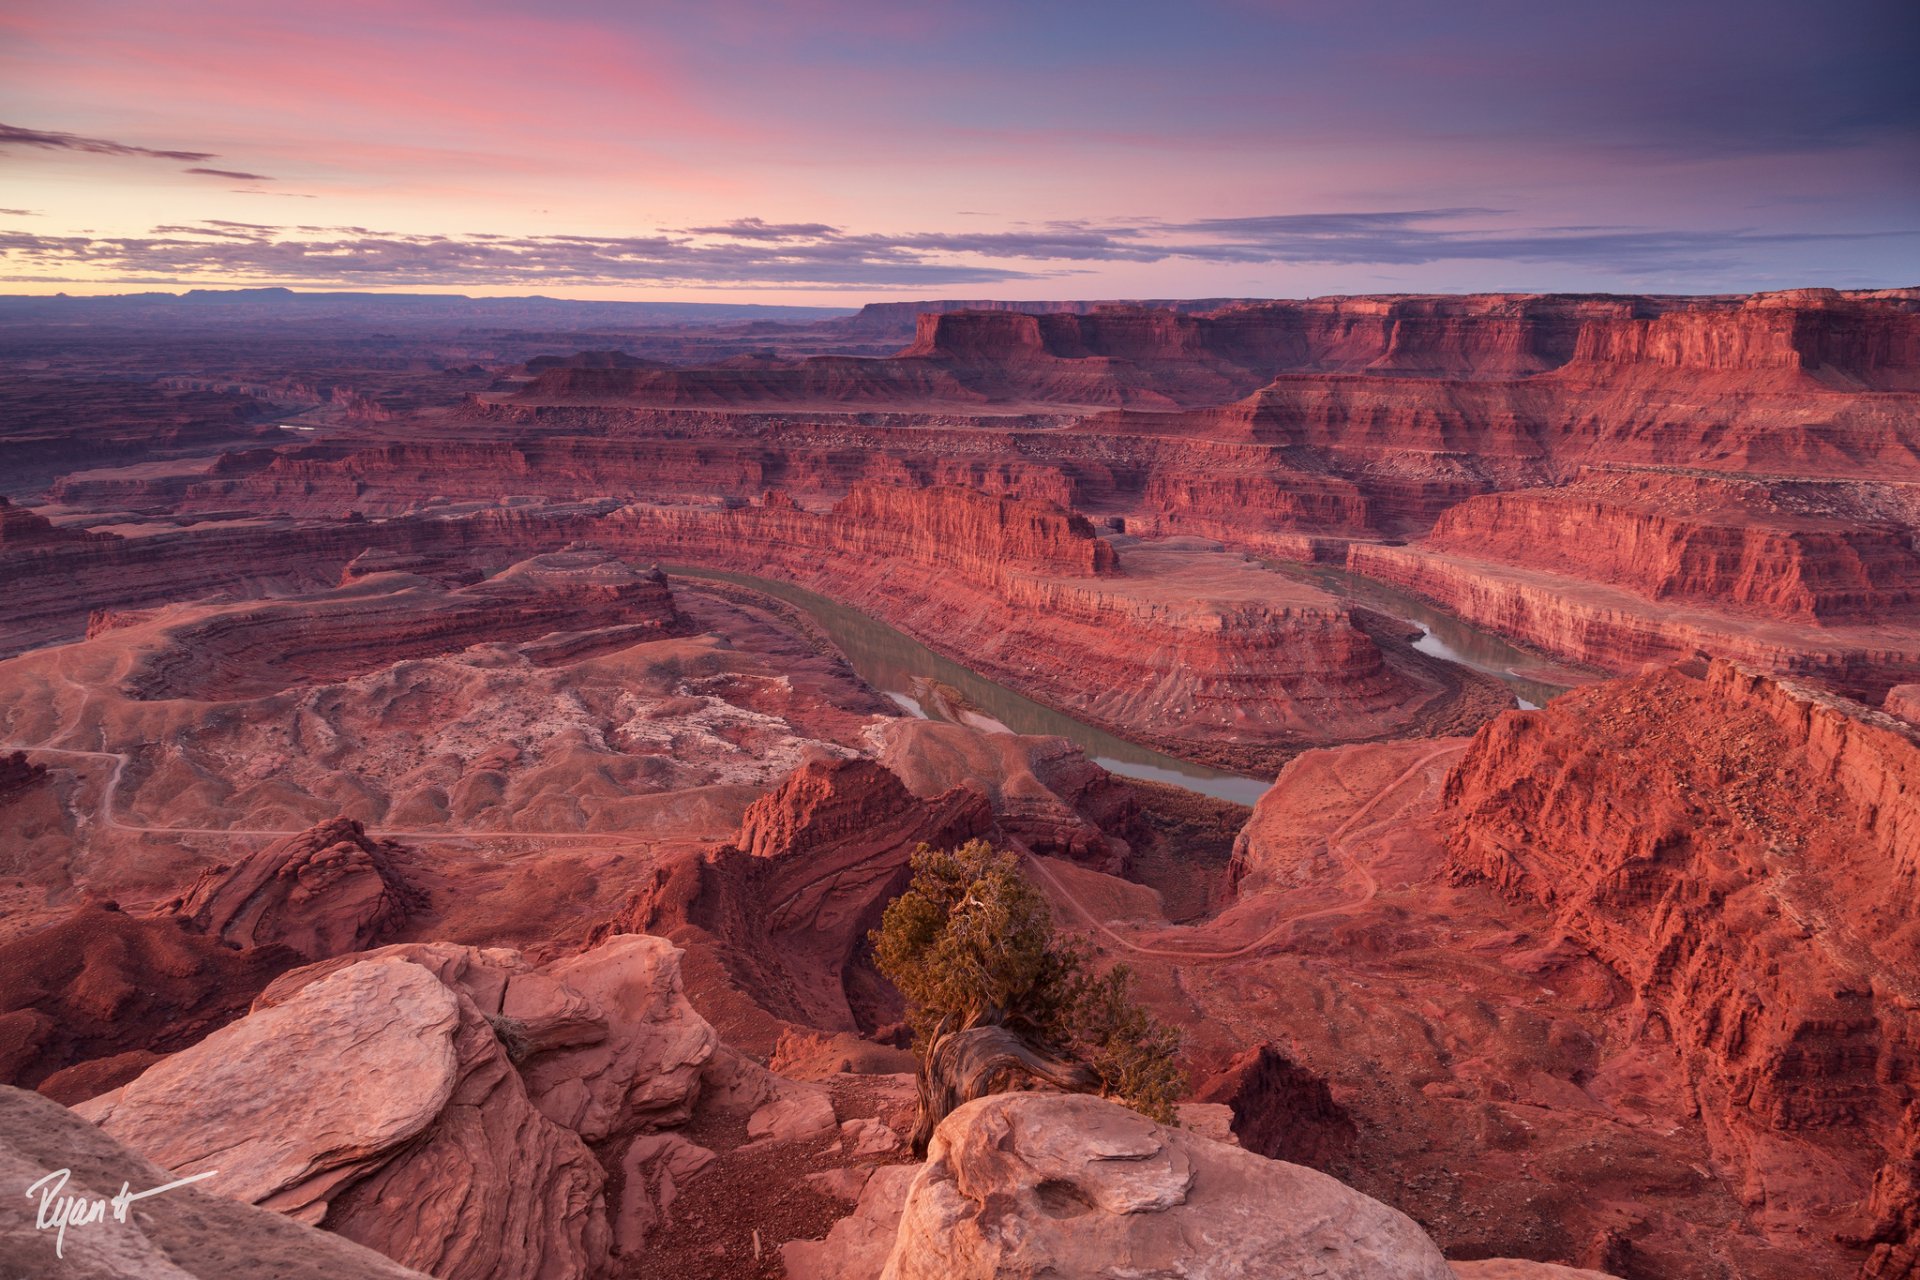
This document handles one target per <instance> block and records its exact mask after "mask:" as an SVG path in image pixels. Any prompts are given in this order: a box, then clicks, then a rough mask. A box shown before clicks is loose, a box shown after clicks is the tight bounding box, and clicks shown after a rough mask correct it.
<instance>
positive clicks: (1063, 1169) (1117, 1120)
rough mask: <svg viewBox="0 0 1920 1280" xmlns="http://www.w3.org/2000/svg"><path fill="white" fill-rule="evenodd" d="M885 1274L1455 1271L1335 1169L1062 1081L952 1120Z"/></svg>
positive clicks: (1433, 1279) (1416, 1278)
mask: <svg viewBox="0 0 1920 1280" xmlns="http://www.w3.org/2000/svg"><path fill="white" fill-rule="evenodd" d="M882 1275H883V1278H884V1280H936V1278H937V1280H968V1278H972V1277H979V1278H981V1280H985V1278H987V1277H1014V1276H1037V1275H1061V1276H1127V1277H1130V1278H1132V1280H1150V1278H1153V1277H1166V1278H1168V1280H1172V1278H1174V1277H1179V1278H1180V1280H1227V1278H1228V1277H1244V1276H1251V1275H1271V1276H1290V1275H1301V1276H1309V1275H1310V1276H1316V1277H1322V1278H1324V1280H1342V1278H1344V1277H1351V1278H1352V1280H1362V1278H1363V1277H1364V1278H1366V1280H1377V1278H1378V1277H1383V1276H1393V1277H1396V1278H1399V1280H1453V1277H1454V1273H1453V1271H1452V1270H1451V1269H1450V1268H1449V1267H1448V1265H1447V1261H1446V1259H1445V1258H1444V1257H1442V1256H1441V1253H1440V1250H1439V1249H1438V1248H1436V1247H1435V1246H1434V1244H1433V1242H1432V1241H1431V1240H1430V1239H1428V1238H1427V1235H1426V1233H1425V1232H1424V1231H1422V1230H1421V1229H1420V1228H1419V1226H1418V1225H1416V1224H1415V1223H1414V1221H1413V1220H1412V1219H1411V1218H1409V1217H1407V1216H1406V1215H1405V1214H1402V1213H1400V1212H1398V1211H1397V1210H1394V1209H1390V1208H1388V1207H1387V1206H1386V1205H1384V1204H1381V1203H1380V1202H1379V1201H1377V1200H1372V1199H1369V1198H1368V1197H1366V1196H1363V1195H1361V1194H1360V1193H1359V1192H1357V1191H1355V1190H1353V1189H1352V1188H1350V1187H1347V1186H1344V1185H1342V1184H1341V1183H1339V1182H1336V1181H1335V1180H1334V1179H1332V1178H1329V1177H1327V1176H1326V1175H1325V1174H1321V1173H1316V1172H1314V1171H1313V1170H1311V1169H1305V1168H1302V1167H1300V1166H1298V1165H1290V1164H1285V1163H1282V1162H1280V1161H1277V1160H1268V1159H1266V1158H1264V1157H1262V1156H1257V1155H1254V1154H1252V1153H1251V1152H1248V1151H1243V1150H1241V1149H1240V1148H1238V1147H1232V1146H1228V1145H1226V1144H1224V1143H1219V1142H1214V1141H1211V1140H1209V1139H1206V1138H1201V1137H1198V1136H1196V1135H1194V1134H1190V1133H1187V1132H1185V1131H1183V1130H1179V1129H1169V1128H1166V1127H1164V1126H1162V1125H1158V1124H1155V1123H1154V1122H1153V1121H1151V1120H1148V1119H1147V1118H1146V1117H1144V1116H1141V1115H1139V1114H1137V1113H1135V1112H1133V1111H1129V1110H1127V1109H1126V1108H1125V1107H1121V1106H1119V1105H1117V1104H1115V1103H1111V1102H1106V1101H1103V1100H1101V1099H1098V1098H1090V1097H1083V1096H1073V1095H1055V1094H999V1095H996V1096H994V1097H990V1098H983V1099H981V1100H979V1101H977V1102H973V1103H969V1104H968V1105H966V1106H964V1107H961V1108H960V1109H959V1110H957V1111H955V1112H954V1113H953V1114H952V1115H950V1116H948V1117H947V1118H946V1120H945V1121H943V1122H942V1123H941V1125H940V1127H939V1129H938V1130H937V1131H935V1133H934V1138H933V1144H932V1146H931V1147H930V1148H929V1151H928V1160H927V1163H926V1164H925V1165H924V1166H923V1167H922V1169H921V1172H920V1175H919V1176H918V1177H917V1178H916V1179H915V1180H914V1183H913V1186H912V1188H911V1189H910V1190H909V1191H908V1193H907V1198H906V1204H905V1207H904V1208H903V1210H902V1212H901V1216H900V1229H899V1234H898V1236H897V1237H896V1238H895V1241H894V1246H893V1253H892V1255H891V1256H890V1257H889V1258H888V1260H887V1265H886V1269H885V1271H884V1272H883V1273H882Z"/></svg>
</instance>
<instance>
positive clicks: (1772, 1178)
mask: <svg viewBox="0 0 1920 1280" xmlns="http://www.w3.org/2000/svg"><path fill="white" fill-rule="evenodd" d="M1446 802H1447V805H1448V806H1449V808H1450V810H1451V819H1450V821H1451V834H1450V836H1449V840H1448V844H1449V857H1450V861H1451V864H1452V868H1453V874H1454V875H1455V876H1456V877H1458V878H1461V879H1464V880H1469V881H1473V880H1484V881H1487V882H1490V883H1491V884H1493V885H1494V886H1495V887H1497V888H1498V889H1499V890H1500V892H1501V893H1502V894H1504V895H1505V896H1507V897H1508V898H1510V899H1512V900H1515V901H1519V902H1525V903H1529V904H1535V905H1538V906H1541V907H1544V908H1545V909H1547V910H1548V911H1550V912H1551V913H1552V914H1553V916H1554V918H1555V919H1556V921H1557V923H1558V925H1559V927H1560V928H1562V929H1564V930H1565V931H1566V933H1567V934H1568V936H1569V937H1571V938H1572V939H1574V940H1575V941H1577V942H1578V943H1579V944H1580V945H1582V946H1584V947H1586V948H1589V949H1590V950H1591V951H1592V953H1593V954H1594V955H1595V956H1596V957H1597V958H1598V959H1600V960H1601V961H1602V962H1604V963H1605V964H1606V965H1607V966H1608V967H1609V968H1610V969H1612V970H1613V971H1614V973H1616V974H1617V975H1618V976H1619V977H1620V979H1621V980H1622V981H1623V982H1624V983H1625V985H1626V987H1627V989H1628V990H1629V991H1631V992H1632V998H1633V1002H1634V1003H1633V1009H1634V1013H1635V1016H1636V1018H1637V1020H1638V1025H1639V1028H1640V1032H1639V1033H1640V1035H1641V1036H1642V1037H1644V1038H1646V1039H1648V1040H1650V1041H1654V1042H1661V1043H1664V1042H1667V1041H1671V1043H1672V1045H1673V1046H1674V1047H1675V1048H1676V1049H1677V1050H1678V1052H1679V1055H1680V1059H1681V1062H1682V1064H1683V1065H1684V1067H1685V1069H1686V1072H1687V1076H1688V1079H1689V1081H1690V1083H1691V1085H1692V1087H1693V1089H1694V1092H1695V1094H1696V1096H1697V1098H1698V1102H1699V1106H1700V1108H1701V1110H1702V1112H1703V1113H1704V1115H1705V1116H1706V1117H1707V1118H1708V1121H1709V1124H1708V1131H1709V1133H1710V1134H1711V1135H1713V1138H1714V1145H1715V1152H1716V1156H1717V1158H1718V1159H1719V1160H1721V1161H1723V1162H1725V1163H1726V1164H1727V1165H1728V1166H1729V1167H1730V1168H1732V1169H1733V1170H1735V1171H1736V1174H1737V1177H1738V1180H1739V1184H1740V1186H1741V1187H1742V1189H1743V1197H1744V1198H1745V1199H1746V1200H1748V1202H1749V1203H1750V1204H1751V1205H1752V1206H1753V1207H1754V1215H1755V1218H1756V1220H1757V1221H1758V1222H1759V1223H1761V1224H1762V1226H1763V1229H1768V1230H1775V1231H1781V1232H1787V1231H1791V1230H1794V1229H1801V1230H1804V1229H1806V1228H1807V1226H1808V1224H1821V1225H1820V1227H1819V1229H1821V1230H1830V1231H1833V1232H1836V1233H1838V1234H1840V1235H1842V1236H1845V1237H1848V1238H1852V1239H1855V1240H1861V1239H1865V1238H1867V1237H1869V1236H1871V1235H1876V1233H1877V1238H1879V1239H1881V1241H1882V1243H1883V1244H1885V1245H1887V1247H1888V1248H1889V1249H1891V1248H1894V1247H1901V1248H1905V1249H1906V1250H1907V1256H1909V1257H1911V1256H1912V1249H1913V1242H1912V1241H1911V1240H1906V1239H1904V1237H1903V1238H1902V1239H1900V1240H1893V1239H1892V1236H1894V1235H1898V1234H1899V1232H1896V1231H1894V1230H1893V1228H1892V1227H1891V1226H1889V1224H1895V1225H1897V1224H1898V1223H1900V1222H1902V1221H1904V1222H1905V1223H1907V1224H1908V1225H1909V1227H1910V1224H1911V1223H1912V1222H1913V1221H1914V1219H1915V1205H1914V1204H1913V1203H1910V1202H1906V1201H1902V1200H1901V1199H1900V1197H1899V1196H1898V1195H1896V1194H1895V1193H1894V1192H1893V1191H1890V1190H1885V1189H1883V1190H1882V1191H1881V1192H1880V1193H1879V1195H1878V1199H1879V1201H1880V1202H1881V1203H1878V1204H1877V1205H1876V1206H1875V1212H1876V1214H1877V1215H1878V1217H1879V1219H1880V1220H1881V1221H1880V1223H1879V1225H1878V1226H1875V1224H1874V1223H1872V1222H1870V1221H1868V1220H1867V1218H1866V1217H1865V1216H1864V1215H1862V1214H1861V1212H1860V1211H1861V1208H1862V1206H1863V1205H1864V1204H1865V1202H1866V1200H1867V1196H1868V1191H1869V1187H1870V1186H1871V1185H1872V1184H1873V1182H1874V1179H1875V1177H1876V1174H1877V1173H1879V1171H1880V1167H1881V1165H1882V1164H1883V1163H1885V1162H1892V1164H1891V1167H1895V1168H1896V1169H1897V1168H1904V1167H1905V1165H1904V1162H1905V1161H1907V1160H1908V1159H1910V1153H1909V1152H1906V1151H1904V1150H1901V1149H1899V1144H1898V1142H1897V1141H1896V1135H1897V1134H1898V1133H1899V1132H1900V1131H1901V1125H1902V1121H1903V1116H1905V1114H1906V1112H1907V1110H1908V1109H1909V1108H1910V1107H1911V1106H1912V1105H1913V1103H1914V1099H1913V1098H1912V1096H1911V1089H1910V1088H1909V1086H1908V1084H1907V1081H1908V1080H1910V1078H1911V1073H1912V1064H1913V1062H1914V1060H1915V1055H1916V1053H1920V1014H1916V1009H1920V988H1915V986H1914V982H1915V975H1916V974H1920V941H1917V940H1920V916H1916V913H1915V909H1914V893H1913V888H1914V884H1915V879H1916V877H1917V876H1920V738H1916V737H1915V735H1914V733H1913V731H1912V730H1911V729H1910V728H1909V727H1907V726H1905V725H1902V724H1901V723H1900V722H1898V721H1895V720H1893V719H1891V718H1889V717H1886V716H1883V715H1879V714H1877V713H1874V712H1872V711H1869V710H1867V709H1866V708H1864V707H1861V706H1859V705H1858V704H1853V703H1849V702H1846V701H1845V700H1842V699H1835V698H1831V697H1829V696H1827V695H1824V694H1821V693H1818V692H1816V691H1813V690H1810V689H1807V688H1804V687H1800V686H1795V685H1793V684H1791V683H1785V682H1781V681H1778V680H1775V679H1772V678H1769V677H1766V676H1763V675H1760V674H1758V673H1756V672H1753V671H1750V670H1747V669H1744V668H1741V667H1738V666H1735V665H1733V664H1731V663H1725V662H1714V663H1712V664H1711V665H1710V666H1709V667H1706V668H1705V669H1704V670H1702V671H1701V674H1699V675H1688V674H1683V673H1682V671H1680V670H1678V669H1667V670H1662V671H1659V672H1655V673H1653V674H1649V675H1645V676H1641V677H1639V678H1638V679H1635V680H1630V681H1624V682H1618V683H1613V684H1606V685H1599V686H1595V687H1593V688H1591V689H1588V690H1585V691H1581V692H1578V693H1573V694H1568V695H1566V696H1565V697H1563V698H1561V699H1559V700H1558V701H1556V702H1555V703H1554V704H1552V706H1551V707H1549V708H1548V709H1547V710H1545V711H1543V712H1539V713H1534V714H1528V715H1511V716H1506V717H1502V718H1501V719H1500V720H1498V721H1496V722H1494V723H1493V724H1490V725H1489V726H1487V727H1486V728H1485V729H1483V730H1482V731H1481V733H1480V734H1479V736H1478V737H1477V738H1476V739H1475V740H1474V742H1473V745H1472V747H1471V748H1470V749H1469V751H1468V753H1467V755H1466V756H1465V757H1464V758H1463V759H1462V760H1461V762H1460V764H1459V765H1458V767H1457V768H1456V769H1455V770H1454V771H1453V773H1452V775H1451V777H1450V778H1449V780H1448V783H1447V791H1446ZM1889 1176H1891V1175H1885V1174H1882V1175H1881V1181H1882V1182H1883V1183H1885V1182H1887V1179H1888V1177H1889ZM1893 1181H1894V1182H1899V1181H1900V1180H1899V1178H1898V1177H1894V1178H1893ZM1903 1215H1904V1216H1903ZM1871 1274H1876V1275H1878V1274H1889V1275H1891V1274H1907V1273H1906V1272H1904V1271H1897V1270H1896V1271H1887V1272H1880V1271H1875V1272H1872V1273H1871Z"/></svg>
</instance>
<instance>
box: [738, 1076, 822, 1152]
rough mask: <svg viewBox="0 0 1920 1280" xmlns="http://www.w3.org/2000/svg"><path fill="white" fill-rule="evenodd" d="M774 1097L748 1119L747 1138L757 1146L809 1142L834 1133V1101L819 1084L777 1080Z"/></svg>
mask: <svg viewBox="0 0 1920 1280" xmlns="http://www.w3.org/2000/svg"><path fill="white" fill-rule="evenodd" d="M776 1080H777V1084H776V1085H775V1088H774V1092H773V1096H772V1097H771V1098H769V1099H768V1100H767V1101H765V1102H763V1103H761V1104H760V1105H759V1106H758V1107H756V1108H754V1112H753V1114H752V1115H751V1116H749V1117H747V1137H748V1138H749V1139H750V1140H752V1141H754V1142H769V1143H771V1142H805V1141H806V1140H807V1139H809V1138H818V1137H821V1136H823V1135H825V1134H828V1133H831V1132H832V1131H833V1129H834V1127H835V1124H836V1123H837V1122H836V1120H835V1117H834V1114H833V1099H832V1098H830V1097H829V1096H827V1091H826V1090H825V1089H823V1088H821V1087H820V1086H819V1085H817V1084H803V1083H801V1082H799V1081H795V1080H779V1079H778V1077H776Z"/></svg>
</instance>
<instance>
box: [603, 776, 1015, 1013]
mask: <svg viewBox="0 0 1920 1280" xmlns="http://www.w3.org/2000/svg"><path fill="white" fill-rule="evenodd" d="M992 821H993V817H992V813H991V811H990V809H989V808H988V805H987V802H986V799H985V797H983V796H981V795H980V794H979V793H978V792H976V791H973V790H971V789H968V788H965V787H956V788H953V789H952V790H951V791H948V792H946V793H945V794H943V795H941V796H939V797H937V798H935V799H934V800H931V801H922V800H918V799H916V798H914V796H912V795H911V794H910V793H909V792H908V791H907V789H906V788H905V787H904V786H902V785H901V783H900V780H899V779H898V778H897V777H895V776H894V775H893V774H891V773H890V772H888V771H887V770H886V769H885V768H883V767H881V766H880V765H877V764H875V763H873V762H872V761H870V760H863V759H855V760H812V761H809V762H807V763H806V764H804V765H802V766H801V767H800V768H799V769H796V770H795V771H794V772H793V773H792V774H790V775H789V776H788V777H787V779H786V781H784V782H783V783H781V785H780V786H779V787H778V788H777V789H776V790H775V791H773V792H772V793H771V794H770V795H767V796H763V797H762V798H761V799H759V800H756V801H755V802H754V803H753V805H752V806H750V807H749V808H748V810H747V813H746V816H745V818H744V819H743V820H742V822H741V826H740V832H739V834H738V835H737V836H736V837H735V841H734V844H733V845H730V846H723V847H721V848H718V849H709V850H706V851H704V852H694V853H689V854H685V855H682V856H679V857H677V858H674V859H671V860H667V861H664V862H663V864H662V865H660V866H658V867H657V868H656V869H655V870H654V872H653V877H652V881H651V883H649V884H647V885H646V886H645V887H643V888H642V889H641V890H639V891H638V892H637V893H636V894H635V895H634V896H633V899H632V901H631V902H630V904H629V905H628V908H627V909H626V910H625V911H623V912H622V913H621V914H620V916H619V917H617V918H616V919H614V920H612V921H610V922H608V923H607V924H605V925H603V926H601V927H600V929H598V930H597V931H596V934H595V936H596V937H605V936H611V935H616V934H620V933H625V932H638V931H645V932H650V933H660V934H666V935H667V936H669V937H671V938H673V939H674V940H675V941H677V942H680V943H682V944H683V945H685V946H687V947H689V948H690V949H692V950H694V951H695V952H697V953H702V954H704V955H708V956H712V957H714V958H715V959H717V960H718V961H719V963H720V964H722V965H724V966H725V969H726V971H727V973H728V974H729V975H730V977H731V979H732V980H733V982H734V983H736V984H737V985H738V986H739V987H740V988H741V989H742V990H744V991H745V992H746V993H747V994H748V995H750V996H751V997H752V998H753V999H754V1000H755V1001H757V1002H758V1003H759V1005H760V1007H761V1008H762V1009H764V1010H766V1011H767V1012H769V1013H771V1014H773V1015H774V1016H775V1017H779V1018H785V1019H788V1020H789V1021H791V1022H796V1023H800V1024H802V1025H806V1026H812V1027H817V1028H821V1029H824V1030H829V1031H839V1030H845V1031H853V1030H857V1029H861V1028H862V1026H863V1025H864V1026H865V1027H866V1028H867V1029H871V1027H872V1026H873V1025H875V1024H876V1023H878V1022H879V1021H882V1020H886V1021H891V1020H892V1018H884V1019H883V1018H882V1017H881V1016H880V1015H882V1014H884V1013H893V1014H894V1016H895V1017H897V1012H896V1011H894V1010H890V1009H889V1010H877V1009H875V1008H873V1007H871V1000H872V999H873V998H876V997H883V996H884V995H885V989H884V988H882V987H881V986H880V984H878V982H877V981H876V980H871V979H870V975H869V974H868V973H867V972H866V967H865V966H864V964H863V963H862V957H863V955H864V948H865V946H866V937H867V932H868V931H869V930H870V929H872V928H873V927H874V926H875V925H877V924H878V923H879V919H880V913H881V912H882V911H883V910H885V908H886V904H887V903H888V902H889V901H891V900H892V899H893V898H894V897H895V896H897V895H898V894H899V892H900V891H901V890H902V889H903V888H905V886H906V883H907V879H908V877H909V876H910V874H911V871H910V868H909V865H908V864H909V860H910V859H911V857H912V855H913V851H914V849H915V848H917V847H918V846H919V845H921V844H923V843H926V844H933V845H935V846H938V847H948V846H951V845H955V844H959V843H961V842H963V841H965V840H967V839H968V838H970V837H972V836H976V835H980V834H983V833H984V832H986V831H987V830H988V829H989V828H990V827H991V825H992ZM894 999H897V997H894ZM729 1038H730V1039H731V1038H733V1037H732V1036H731V1035H730V1037H729Z"/></svg>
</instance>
